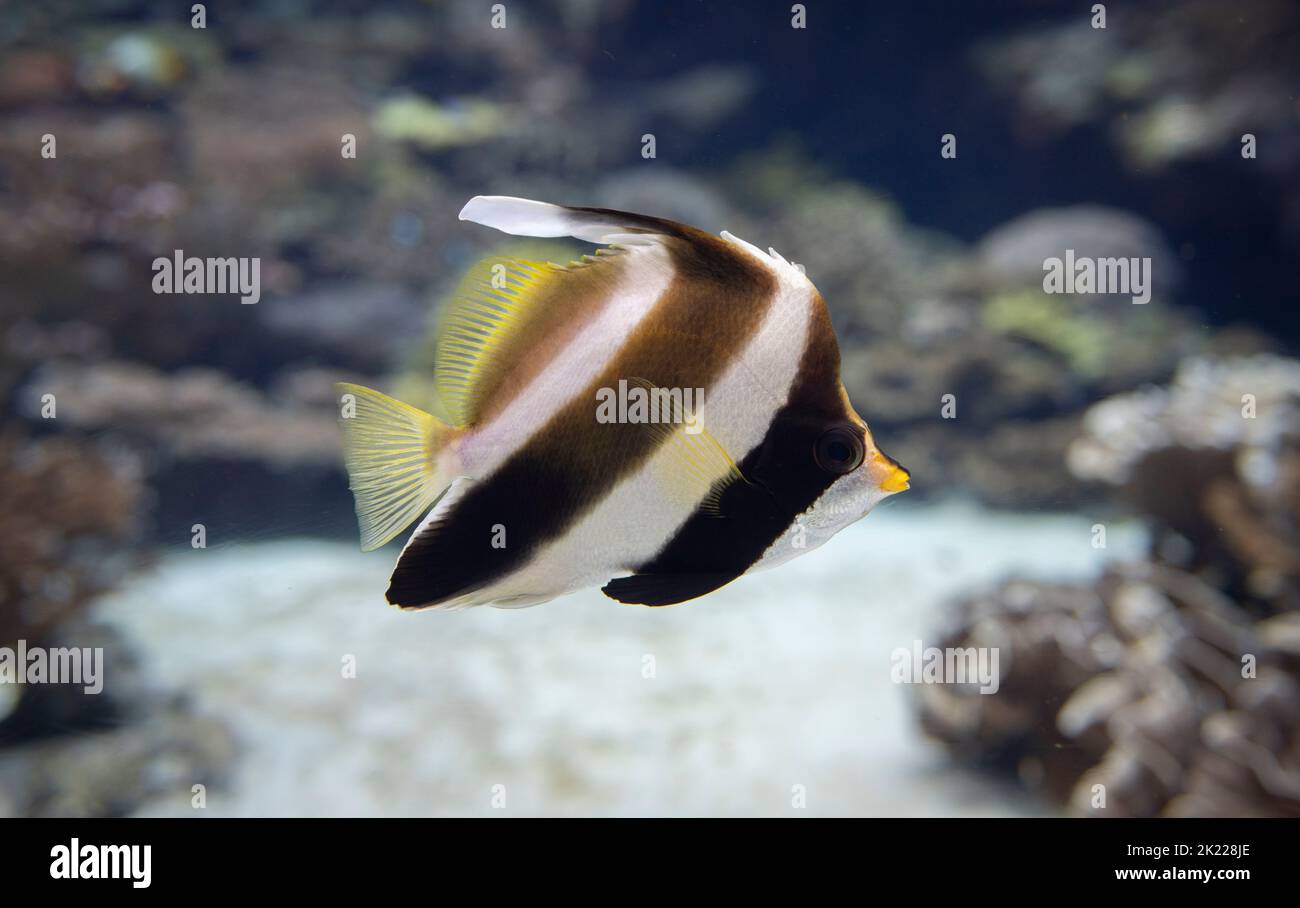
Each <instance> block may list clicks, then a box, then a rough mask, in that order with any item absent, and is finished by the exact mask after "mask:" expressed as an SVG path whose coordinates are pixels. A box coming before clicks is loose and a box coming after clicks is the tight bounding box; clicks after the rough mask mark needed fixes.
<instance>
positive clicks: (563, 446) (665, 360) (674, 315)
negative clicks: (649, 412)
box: [388, 210, 777, 608]
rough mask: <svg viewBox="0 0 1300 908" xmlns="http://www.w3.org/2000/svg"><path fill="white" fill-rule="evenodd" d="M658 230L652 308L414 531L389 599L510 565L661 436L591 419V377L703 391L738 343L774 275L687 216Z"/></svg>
mask: <svg viewBox="0 0 1300 908" xmlns="http://www.w3.org/2000/svg"><path fill="white" fill-rule="evenodd" d="M596 211H597V213H601V214H603V212H600V211H599V210H596ZM620 216H621V215H620ZM647 220H654V219H647ZM654 229H655V230H656V231H658V232H663V233H669V231H668V230H667V229H666V228H662V227H659V226H656V227H655V228H654ZM663 242H664V244H665V246H666V248H667V249H668V250H669V253H670V257H671V260H672V264H673V267H674V271H675V273H674V276H673V279H672V281H671V283H670V284H669V286H668V288H667V290H665V291H664V293H663V294H662V296H661V297H660V298H659V300H658V301H657V302H656V303H655V305H654V308H653V309H652V310H651V311H650V312H649V313H647V315H646V317H645V318H644V319H642V320H641V321H640V322H639V323H638V324H637V325H636V327H635V328H634V329H633V330H632V332H631V333H630V335H629V336H628V337H627V339H626V340H625V341H624V343H623V345H622V346H621V347H620V349H619V351H618V353H617V354H616V355H615V357H614V358H613V359H612V360H611V362H610V363H609V364H607V365H606V367H605V368H604V369H603V371H602V372H601V374H600V375H598V376H597V377H596V378H595V379H594V380H593V381H591V382H590V383H589V384H588V385H587V386H586V387H585V388H584V389H583V390H582V391H581V392H580V393H579V394H578V395H577V396H575V397H574V398H573V399H572V400H571V401H570V402H569V403H568V404H566V405H565V406H564V407H563V408H562V409H560V410H559V411H558V412H556V413H555V414H554V415H553V416H552V417H551V418H550V419H549V420H548V421H547V423H546V425H545V426H544V427H542V428H541V429H540V430H539V431H538V432H536V433H535V434H534V435H533V436H532V437H531V438H530V439H529V441H528V442H527V443H526V444H525V445H524V446H523V447H522V448H520V450H518V451H517V452H515V453H514V454H512V455H511V456H510V457H509V459H507V460H506V461H505V462H504V463H503V464H502V465H501V466H500V467H499V468H498V469H497V470H496V471H494V472H493V473H492V474H491V475H490V476H488V477H487V478H486V479H484V480H483V481H482V482H474V483H471V484H470V485H469V486H468V488H467V489H466V491H465V493H464V495H463V496H462V497H461V498H460V500H459V501H457V503H456V505H455V506H454V507H452V508H451V509H450V510H449V512H448V513H447V514H445V515H443V516H442V517H441V518H440V519H438V520H436V521H434V522H431V523H429V524H428V525H427V526H425V527H424V528H423V529H422V530H420V531H418V532H417V533H416V535H415V536H414V538H412V540H411V541H410V543H408V545H407V548H406V549H405V551H404V552H403V553H402V557H401V559H400V560H399V561H398V564H397V567H396V569H395V570H394V572H393V576H392V580H391V582H390V585H389V589H388V601H389V602H391V603H393V604H395V605H399V606H403V607H406V608H415V607H421V606H426V605H431V604H437V603H438V602H441V601H445V600H448V599H452V598H454V597H457V596H461V595H464V594H466V593H469V592H472V591H474V590H477V589H481V588H482V587H484V586H486V585H487V584H489V583H491V582H492V581H494V580H497V579H499V578H502V577H504V576H506V575H508V574H510V573H512V572H513V571H515V570H517V569H519V568H520V567H522V566H523V565H525V564H526V563H527V562H528V559H529V557H530V556H531V555H532V554H533V553H534V552H535V551H536V550H537V548H538V547H539V546H541V545H543V544H544V543H546V542H548V541H550V540H553V539H557V538H559V537H560V536H562V535H563V534H565V533H566V532H568V531H569V529H570V528H571V527H573V526H574V525H576V524H577V523H578V522H579V521H580V520H581V519H582V518H583V516H584V515H585V514H586V513H587V512H588V511H590V510H591V509H592V508H593V507H594V506H595V505H596V504H598V503H599V502H600V501H601V499H602V498H604V497H605V496H606V495H608V494H609V492H610V490H611V489H613V488H614V486H615V485H616V484H617V483H618V482H619V481H620V480H622V479H623V478H624V477H626V476H628V475H629V474H630V473H632V472H633V471H635V470H636V469H638V468H639V467H640V466H641V465H642V464H643V463H644V462H645V461H646V460H647V459H648V458H649V457H650V455H651V454H653V452H654V450H655V449H656V447H657V446H658V445H659V444H661V443H662V437H661V436H657V435H656V434H654V433H651V432H647V431H645V429H644V427H643V426H637V425H629V424H620V423H600V422H597V420H596V417H595V412H596V394H597V391H598V390H599V389H601V388H609V387H616V386H617V384H618V381H619V380H620V379H628V378H634V377H635V378H641V379H645V380H647V381H649V382H651V383H653V384H655V385H657V386H659V387H669V388H673V387H676V388H686V387H690V388H695V387H702V388H705V389H706V393H707V388H708V387H709V386H710V385H711V384H712V383H713V381H714V380H715V379H716V378H717V377H718V375H719V374H721V373H722V371H723V370H724V369H725V368H726V366H727V364H728V363H730V362H731V361H732V359H734V357H735V356H737V355H738V352H739V351H740V350H741V349H742V348H743V347H744V345H745V343H746V342H747V340H748V339H749V337H750V336H751V335H752V334H753V333H754V331H755V330H756V329H757V327H758V325H759V324H761V322H762V321H763V318H764V316H765V314H766V312H767V309H768V308H769V307H770V306H771V305H772V302H773V300H774V297H775V292H776V287H777V282H776V278H775V277H774V275H773V274H772V273H771V272H770V271H769V270H768V269H767V268H766V267H765V266H764V265H763V264H762V263H761V262H759V261H758V260H756V259H754V258H753V257H752V256H750V255H749V254H748V253H746V252H744V251H742V250H741V249H739V248H737V247H736V246H733V245H731V244H730V243H728V242H726V241H724V240H721V239H719V238H716V237H713V236H710V235H708V234H706V233H703V232H702V231H698V230H696V229H694V228H691V227H687V226H685V225H679V224H671V234H670V235H669V237H668V238H666V239H665V240H664V241H663ZM678 338H686V339H688V340H689V341H692V342H693V343H689V342H688V343H681V342H679V340H678ZM498 527H500V528H502V529H504V532H505V534H506V544H505V546H504V547H502V548H494V547H493V545H492V541H493V538H494V536H496V537H499V535H500V534H499V533H498V532H497V529H496V528H498Z"/></svg>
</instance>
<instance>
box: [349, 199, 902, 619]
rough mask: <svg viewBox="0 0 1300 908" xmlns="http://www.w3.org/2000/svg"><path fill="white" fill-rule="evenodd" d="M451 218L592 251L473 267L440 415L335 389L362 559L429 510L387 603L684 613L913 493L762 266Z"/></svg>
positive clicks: (622, 233) (530, 217) (592, 228)
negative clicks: (690, 603)
mask: <svg viewBox="0 0 1300 908" xmlns="http://www.w3.org/2000/svg"><path fill="white" fill-rule="evenodd" d="M460 218H461V220H468V221H474V222H476V223H479V224H484V225H486V226H489V227H494V228H496V229H497V230H501V231H504V232H506V233H509V234H515V235H520V236H534V237H559V236H569V237H574V238H577V239H580V240H585V241H587V242H590V243H595V244H598V245H601V246H603V247H605V248H602V249H600V250H599V251H598V252H597V254H596V255H594V256H587V257H585V258H584V259H583V260H582V261H581V262H575V263H572V264H570V265H569V266H566V267H561V266H558V265H552V264H545V263H539V262H527V261H516V260H508V261H504V262H501V263H497V265H496V267H488V266H485V267H484V269H483V273H482V275H481V278H482V279H481V281H477V282H471V283H472V284H473V286H474V289H473V290H472V291H471V292H469V293H467V294H465V295H463V296H462V297H460V298H458V299H457V300H456V301H455V302H454V303H453V304H452V305H451V307H450V309H449V310H448V312H447V314H446V315H445V316H444V318H443V321H442V324H441V329H440V334H439V336H438V339H437V365H436V373H435V376H434V384H435V397H436V400H437V402H438V403H437V406H435V407H434V409H435V410H437V411H438V412H437V413H436V415H435V414H430V413H425V412H423V411H421V410H418V409H416V408H414V407H411V406H408V405H406V404H403V403H401V402H399V401H397V400H394V399H393V398H391V397H388V396H386V395H384V394H381V393H379V392H377V391H373V390H371V389H368V388H363V387H361V386H359V385H348V384H345V385H341V386H340V391H341V392H343V393H344V394H345V395H351V398H350V400H351V402H352V408H351V410H352V411H351V412H345V418H344V419H343V420H341V422H342V425H343V429H344V436H345V445H346V451H345V454H346V462H347V468H348V473H349V476H350V480H351V483H350V485H351V488H352V491H353V494H354V495H355V498H356V504H357V515H358V519H359V521H360V525H361V535H362V547H363V548H364V549H365V550H367V551H369V550H371V549H375V548H378V547H379V546H381V545H383V544H384V543H386V542H388V541H389V540H391V539H392V538H393V537H395V536H396V535H397V534H399V533H401V532H402V531H403V530H404V529H406V528H407V527H408V526H410V525H411V524H412V523H414V522H415V521H417V520H419V519H420V518H421V516H422V515H423V520H420V523H419V525H418V526H417V528H416V530H415V532H414V533H413V534H412V535H411V537H410V539H409V540H408V541H407V543H406V546H405V548H403V549H402V553H401V556H400V557H399V559H398V562H397V567H396V568H395V569H394V571H393V575H392V579H391V581H390V584H389V587H388V593H387V597H388V601H389V602H390V603H392V604H393V605H396V606H399V607H401V608H404V609H419V608H428V607H433V606H440V607H462V606H470V605H494V606H499V607H506V608H513V607H522V606H529V605H536V604H538V603H541V602H545V601H547V600H549V599H552V598H554V597H556V596H559V595H562V594H564V593H568V592H572V591H574V590H579V589H583V588H586V587H590V586H600V587H601V589H602V591H603V592H604V593H605V594H606V595H607V596H609V597H611V598H612V599H616V600H618V601H620V602H627V603H639V604H643V605H668V604H671V603H676V602H683V601H685V600H688V599H693V598H695V597H697V596H702V595H704V594H706V593H709V592H712V591H713V590H716V589H718V588H719V587H722V586H724V585H726V584H728V583H730V582H731V581H732V580H735V579H736V578H737V577H739V576H740V575H742V574H745V573H748V572H750V571H753V570H756V569H758V568H766V567H770V566H772V565H775V564H779V563H781V562H782V561H785V560H787V559H789V558H791V557H793V556H795V555H798V554H801V553H802V552H806V551H809V550H811V549H813V548H815V547H816V546H818V545H820V544H821V543H823V542H825V541H826V540H827V539H829V538H830V537H831V536H833V535H834V534H835V533H837V532H838V531H839V530H841V529H842V528H844V527H845V526H848V525H849V524H850V523H853V522H854V521H856V520H858V519H859V518H861V517H862V516H864V515H865V514H866V513H867V512H868V511H869V510H871V508H872V507H874V506H875V505H876V503H877V502H879V501H880V500H881V499H883V498H885V497H886V496H888V495H891V494H893V493H895V492H900V491H902V490H904V489H906V488H907V487H908V479H909V477H908V473H907V471H906V470H904V469H903V468H902V467H901V466H899V465H898V464H897V463H896V462H895V461H893V460H892V459H890V458H889V457H887V456H885V455H884V454H882V453H881V452H880V451H879V449H877V448H876V445H875V442H874V441H873V439H872V437H871V432H870V431H869V430H868V428H867V424H866V423H865V422H864V421H863V420H862V418H861V417H860V416H858V414H857V413H856V412H854V410H853V407H852V405H851V404H850V403H849V399H848V395H847V394H846V392H845V390H844V386H843V385H842V384H841V382H840V377H839V347H838V345H837V343H836V339H835V334H834V331H833V330H832V328H831V323H830V319H829V317H828V315H827V311H826V304H825V301H824V300H823V299H822V297H821V295H820V294H819V293H818V292H817V290H816V288H815V287H813V285H812V283H811V282H809V280H808V279H807V278H806V277H805V276H804V275H803V273H802V272H801V271H800V270H799V269H798V268H796V267H794V266H793V265H791V264H790V263H789V262H787V261H786V260H785V259H783V258H781V256H780V255H778V254H777V253H776V252H775V251H774V250H770V251H769V252H767V253H764V252H762V251H761V250H759V249H757V248H756V247H754V246H751V245H750V244H749V243H746V242H745V241H743V240H740V239H738V238H736V237H734V236H731V235H730V234H728V233H725V232H724V233H722V234H721V235H720V236H716V237H715V236H713V235H711V234H707V233H704V232H703V231H700V230H697V229H695V228H693V227H689V226H686V225H684V224H679V223H675V222H673V221H668V220H663V219H660V218H655V217H648V216H645V215H639V214H630V213H626V212H620V211H611V210H606V209H597V208H568V207H562V206H559V205H551V204H546V203H543V202H535V201H529V200H526V199H516V198H507V197H502V196H478V197H476V198H474V199H471V200H470V201H469V203H468V204H466V206H465V208H464V209H463V210H462V211H461V213H460ZM426 512H427V514H426Z"/></svg>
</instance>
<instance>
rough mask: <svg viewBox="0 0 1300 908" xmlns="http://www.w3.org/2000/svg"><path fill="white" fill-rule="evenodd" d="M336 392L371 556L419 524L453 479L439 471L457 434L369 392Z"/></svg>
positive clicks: (355, 388)
mask: <svg viewBox="0 0 1300 908" xmlns="http://www.w3.org/2000/svg"><path fill="white" fill-rule="evenodd" d="M335 387H336V388H337V389H338V392H339V394H340V395H341V399H342V405H343V409H342V418H341V419H340V420H339V422H340V423H341V424H342V426H343V449H344V450H343V456H344V462H345V463H346V464H347V468H348V480H349V481H348V487H349V488H351V489H352V494H353V497H355V498H356V504H357V521H358V523H360V524H361V550H362V551H364V552H369V551H371V550H373V549H377V548H379V547H380V546H381V545H383V544H384V543H386V542H388V541H389V540H390V539H392V538H393V537H394V536H396V535H397V534H398V533H400V532H402V530H404V529H406V528H407V527H408V526H410V525H411V524H412V523H414V522H415V521H416V520H418V519H419V518H420V515H422V514H423V513H424V512H425V511H427V510H428V509H429V507H430V506H431V505H432V504H433V503H434V501H435V500H436V499H437V497H438V495H439V494H440V493H441V492H442V490H443V489H444V488H446V487H447V485H448V484H449V483H450V482H451V480H452V479H453V478H454V477H449V476H444V475H441V471H439V470H438V467H437V464H438V457H437V455H438V452H439V450H440V449H441V448H442V446H443V445H444V444H446V442H447V441H448V440H449V437H450V435H451V434H452V432H453V431H454V430H452V429H451V428H449V427H448V426H446V425H444V424H443V423H441V422H439V421H438V420H437V419H435V418H434V417H433V416H432V415H431V414H429V413H425V412H424V411H423V410H417V409H416V408H415V407H412V406H408V405H407V404H404V403H402V402H401V401H400V400H394V399H393V398H391V397H389V396H388V395H387V394H381V393H380V392H378V391H375V390H373V389H371V388H365V387H362V386H361V385H353V384H347V383H339V384H338V385H336V386H335Z"/></svg>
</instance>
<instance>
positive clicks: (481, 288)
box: [434, 256, 602, 426]
mask: <svg viewBox="0 0 1300 908" xmlns="http://www.w3.org/2000/svg"><path fill="white" fill-rule="evenodd" d="M601 260H602V259H599V258H593V257H591V256H586V257H584V258H583V260H582V261H579V262H573V263H571V264H569V265H567V266H562V265H555V264H551V263H549V262H531V261H526V260H524V259H516V258H505V257H494V256H488V257H487V258H485V259H483V260H482V261H481V262H479V263H478V264H477V265H476V266H474V267H473V268H471V269H470V271H469V273H468V274H466V276H465V279H464V280H463V281H462V282H461V285H460V287H459V288H458V290H457V292H456V294H455V297H454V299H453V302H452V303H451V305H450V306H449V307H448V309H447V311H446V312H445V313H444V314H443V316H442V320H441V322H440V324H439V327H438V340H437V348H436V374H435V378H434V384H435V399H436V401H437V404H436V408H435V409H436V411H437V415H438V416H439V417H440V418H442V419H443V420H444V421H446V422H447V423H449V424H450V425H453V426H467V425H471V424H472V423H474V421H475V420H476V419H477V418H478V416H479V415H480V414H481V413H482V411H483V408H484V405H485V403H486V402H487V401H488V400H489V399H490V398H491V397H492V395H493V393H494V392H495V391H496V390H497V389H498V388H499V387H500V385H501V382H502V380H503V379H504V378H505V376H506V375H507V374H508V373H509V372H510V370H511V369H512V368H514V367H516V366H517V365H518V363H519V361H520V359H521V358H522V357H524V356H526V351H527V349H528V348H529V347H530V346H532V341H535V340H537V339H538V337H537V336H540V335H543V334H544V333H545V331H546V330H547V326H548V325H550V324H553V322H554V321H555V319H557V318H558V317H560V315H561V314H560V313H556V312H550V313H548V312H547V311H546V310H547V309H548V308H549V307H552V306H553V305H554V304H555V303H556V302H557V301H556V300H555V299H553V297H555V296H556V293H552V292H551V291H552V290H553V289H554V290H558V289H559V288H557V287H556V286H555V282H556V281H557V280H558V281H563V280H565V278H566V277H570V276H572V275H574V274H576V273H577V272H579V271H582V270H583V269H585V268H587V267H589V266H591V265H593V264H596V263H599V262H600V261H601Z"/></svg>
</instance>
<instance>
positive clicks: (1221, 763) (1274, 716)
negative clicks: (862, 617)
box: [918, 355, 1300, 816]
mask: <svg viewBox="0 0 1300 908" xmlns="http://www.w3.org/2000/svg"><path fill="white" fill-rule="evenodd" d="M1084 427H1085V434H1084V435H1083V436H1082V437H1081V438H1079V439H1078V440H1076V441H1075V442H1074V443H1073V444H1072V445H1071V447H1070V450H1069V463H1070V468H1071V470H1072V471H1073V472H1074V473H1075V474H1076V475H1078V476H1079V478H1081V479H1084V480H1088V481H1091V482H1097V483H1100V484H1104V485H1105V486H1106V487H1108V488H1110V489H1111V490H1113V492H1114V494H1115V495H1116V497H1117V498H1118V500H1119V501H1120V502H1122V503H1124V504H1126V505H1128V506H1129V507H1131V508H1134V509H1136V510H1138V511H1139V512H1141V513H1142V514H1143V515H1144V516H1145V517H1146V518H1147V519H1148V520H1149V521H1150V522H1151V524H1152V529H1153V537H1152V540H1153V541H1152V550H1151V553H1150V559H1149V560H1148V561H1146V562H1140V563H1133V564H1128V565H1124V566H1121V567H1117V568H1113V569H1111V570H1109V571H1107V572H1106V573H1105V574H1104V575H1103V576H1102V577H1101V578H1100V580H1098V582H1097V583H1096V584H1094V585H1091V586H1067V585H1059V584H1050V583H1042V582H1035V581H1028V580H1011V581H1008V582H1006V583H1004V584H1003V585H1002V586H1001V587H999V588H998V589H996V590H993V591H991V592H988V593H983V594H980V595H976V596H974V597H971V598H969V599H966V600H964V601H962V602H960V603H959V604H958V606H957V609H956V611H955V613H954V616H953V620H954V629H953V630H951V631H950V632H949V633H948V634H947V636H946V638H945V642H944V644H943V645H944V646H961V647H965V646H996V647H998V648H999V651H1000V652H1001V653H1002V655H1003V658H1004V661H1003V665H1004V666H1005V668H1004V672H1003V676H1004V677H1003V684H1002V687H1001V689H1000V691H999V693H998V695H997V696H993V697H982V696H979V695H978V694H977V693H975V692H974V691H972V690H967V689H965V687H964V686H962V685H935V686H932V687H927V688H924V689H923V690H922V691H921V692H920V695H919V697H920V699H919V704H918V705H919V708H920V717H921V723H922V725H923V727H924V728H925V729H926V731H927V732H929V733H930V734H931V735H933V736H935V737H937V738H938V739H940V740H942V741H943V742H944V743H945V744H946V745H948V747H949V748H950V749H951V751H952V753H953V755H954V757H955V758H957V759H959V760H962V761H968V762H970V763H972V764H974V765H978V766H983V767H985V768H990V769H994V770H1001V771H1010V772H1014V773H1016V774H1017V775H1018V776H1019V778H1020V779H1021V781H1022V782H1023V783H1024V784H1026V785H1027V786H1029V787H1031V788H1034V789H1038V790H1041V791H1043V792H1044V793H1046V794H1048V795H1049V796H1051V797H1053V798H1055V799H1057V800H1059V801H1061V802H1063V803H1065V804H1068V805H1069V806H1070V807H1071V808H1072V809H1073V810H1076V811H1079V812H1083V813H1097V814H1099V815H1121V816H1152V815H1157V814H1160V815H1187V816H1204V815H1213V816H1297V815H1300V708H1298V707H1297V704H1298V703H1300V592H1298V591H1300V572H1298V570H1297V568H1298V566H1300V361H1296V360H1293V359H1287V358H1283V357H1277V356H1266V355H1265V356H1252V357H1239V358H1233V359H1221V360H1214V359H1192V360H1189V361H1188V362H1187V363H1185V364H1184V365H1183V366H1182V367H1181V368H1180V369H1179V371H1178V373H1177V375H1176V377H1175V378H1174V380H1173V381H1172V383H1171V384H1170V385H1169V386H1168V387H1159V388H1147V389H1143V390H1140V391H1136V392H1131V393H1127V394H1122V395H1117V396H1115V397H1113V398H1110V399H1108V400H1105V401H1103V402H1101V403H1099V404H1097V405H1096V406H1094V407H1092V408H1091V409H1090V410H1089V411H1088V412H1087V414H1086V415H1085V418H1084ZM1100 526H1102V527H1103V528H1104V524H1101V525H1100ZM1094 538H1096V537H1095V535H1094ZM1080 544H1081V545H1087V544H1089V543H1088V541H1087V539H1086V538H1085V539H1082V540H1081V542H1080Z"/></svg>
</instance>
